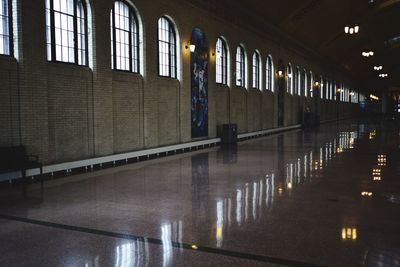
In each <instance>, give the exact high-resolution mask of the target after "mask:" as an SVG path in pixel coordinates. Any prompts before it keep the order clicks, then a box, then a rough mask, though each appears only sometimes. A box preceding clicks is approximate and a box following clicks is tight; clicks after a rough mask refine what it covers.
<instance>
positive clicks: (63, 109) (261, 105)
mask: <svg viewBox="0 0 400 267" xmlns="http://www.w3.org/2000/svg"><path fill="white" fill-rule="evenodd" d="M90 4H91V14H92V21H91V30H90V38H91V39H90V40H91V43H92V44H93V46H92V47H91V48H90V50H91V55H92V56H91V62H93V64H92V65H91V66H90V67H81V66H75V65H70V64H64V63H52V62H47V60H46V44H45V42H46V32H45V1H44V0H43V1H39V0H37V1H21V2H20V7H19V10H18V14H19V16H18V17H17V19H18V23H19V26H18V29H16V33H17V35H18V43H17V44H16V45H17V47H18V55H19V57H18V62H17V61H16V60H14V59H13V58H9V57H5V56H0V80H1V89H0V125H1V128H0V145H16V144H23V145H26V146H27V147H28V149H29V152H30V153H34V154H39V155H40V157H41V160H42V161H44V162H45V163H52V162H63V161H70V160H77V159H82V158H88V157H95V156H101V155H108V154H113V153H119V152H125V151H133V150H139V149H143V148H149V147H157V146H164V145H168V144H175V143H182V142H188V141H191V140H192V139H191V129H190V127H191V126H190V76H191V73H190V65H189V64H190V53H189V52H188V51H187V50H185V48H184V45H185V43H186V42H187V41H188V40H189V38H190V34H191V31H192V29H193V28H194V27H200V28H202V29H203V30H204V31H205V33H206V35H207V37H208V42H209V47H210V65H209V136H208V137H209V138H212V137H215V136H216V135H217V126H218V125H221V124H224V123H228V122H229V118H230V122H232V123H237V124H238V130H239V133H245V132H250V131H258V130H262V129H268V128H273V127H276V126H277V94H276V93H272V92H269V91H265V90H262V91H258V90H254V89H252V88H251V86H250V85H251V76H252V74H251V64H252V62H251V59H252V54H253V52H254V50H255V49H258V50H259V51H260V52H261V58H262V66H263V70H262V75H263V78H262V88H264V87H265V71H264V68H265V60H266V57H267V55H268V54H271V55H272V56H273V59H274V65H275V66H274V67H275V70H277V62H278V59H282V60H283V62H284V64H287V63H288V62H291V63H292V66H293V68H294V69H295V66H297V65H299V66H301V68H305V69H306V70H307V71H309V70H312V71H313V74H314V75H317V74H318V75H319V74H322V75H325V74H326V75H329V77H332V78H334V79H335V80H336V81H343V82H345V83H349V84H350V82H349V80H348V79H347V78H346V77H345V76H344V75H343V74H342V73H341V72H340V71H338V70H332V69H330V68H329V67H326V66H324V65H323V64H322V63H321V62H319V61H318V60H317V59H315V56H314V55H308V54H307V53H306V52H304V51H299V50H298V48H297V47H298V46H297V45H295V44H291V43H284V44H282V43H279V41H277V38H275V37H274V36H268V35H267V34H265V33H264V32H263V31H261V30H260V29H259V30H257V29H253V30H249V29H248V28H243V27H242V26H240V21H224V20H222V19H221V18H219V17H217V16H216V15H214V14H211V13H209V12H208V11H206V10H203V9H200V8H197V7H195V6H194V5H192V4H191V3H190V1H181V0H175V1H163V0H152V1H146V0H136V1H134V4H135V6H136V8H137V10H138V11H139V15H140V17H141V21H142V22H143V25H142V26H143V33H144V34H143V39H142V42H143V43H142V46H143V48H144V49H143V66H144V68H143V70H142V72H141V74H134V73H126V72H116V71H112V70H111V64H110V50H111V46H110V33H109V14H110V9H111V7H112V4H113V1H111V0H96V1H90ZM227 12H231V11H227ZM162 15H168V16H170V17H171V18H172V19H173V20H174V22H175V23H176V26H177V29H178V32H179V36H180V43H179V47H180V49H181V50H182V53H181V58H180V60H179V65H180V66H181V69H182V72H181V73H180V74H179V75H178V76H179V77H180V79H179V80H174V79H166V78H162V77H158V67H157V57H158V55H157V20H158V18H159V17H160V16H162ZM220 34H222V35H223V36H224V37H225V38H226V39H227V41H228V46H229V53H230V80H231V86H230V87H227V86H221V85H216V84H215V55H213V52H215V51H214V50H215V41H216V38H217V36H219V35H220ZM241 43H243V44H244V46H245V48H246V52H247V58H248V64H247V66H248V78H249V79H248V80H247V83H248V86H247V88H248V89H244V88H237V87H236V86H234V85H233V84H234V82H235V79H234V75H233V74H234V70H235V69H234V66H235V64H234V61H235V53H236V47H237V46H238V45H239V44H241ZM276 87H277V82H275V91H276ZM321 102H322V104H321V119H323V120H328V119H336V118H338V117H337V114H338V113H339V115H340V117H346V116H349V115H350V114H352V113H354V112H355V111H356V110H357V108H356V105H350V104H345V103H340V104H339V105H337V103H336V102H332V101H326V100H321ZM307 105H309V106H311V107H312V101H311V100H310V98H305V97H299V96H291V95H288V94H286V95H285V120H284V121H285V122H284V124H285V125H292V124H297V123H299V122H300V121H301V112H302V111H303V110H304V109H305V106H307Z"/></svg>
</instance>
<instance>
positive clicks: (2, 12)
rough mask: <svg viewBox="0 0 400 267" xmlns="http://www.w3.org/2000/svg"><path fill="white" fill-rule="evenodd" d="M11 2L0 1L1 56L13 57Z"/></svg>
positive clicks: (7, 0) (6, 0)
mask: <svg viewBox="0 0 400 267" xmlns="http://www.w3.org/2000/svg"><path fill="white" fill-rule="evenodd" d="M10 14H11V2H10V1H9V0H0V54H1V55H12V34H11V31H12V27H11V25H12V24H11V15H10Z"/></svg>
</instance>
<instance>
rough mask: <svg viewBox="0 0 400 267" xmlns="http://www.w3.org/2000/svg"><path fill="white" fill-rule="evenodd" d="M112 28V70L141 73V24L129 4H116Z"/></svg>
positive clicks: (122, 2)
mask: <svg viewBox="0 0 400 267" xmlns="http://www.w3.org/2000/svg"><path fill="white" fill-rule="evenodd" d="M110 26H111V67H112V69H114V70H124V71H131V72H139V23H138V19H137V16H136V14H135V12H134V11H133V8H132V7H131V6H130V5H129V4H128V3H127V2H125V1H122V0H118V1H115V2H114V6H113V8H112V10H111V15H110Z"/></svg>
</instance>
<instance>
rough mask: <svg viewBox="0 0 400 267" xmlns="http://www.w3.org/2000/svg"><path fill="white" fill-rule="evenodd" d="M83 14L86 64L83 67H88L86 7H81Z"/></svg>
mask: <svg viewBox="0 0 400 267" xmlns="http://www.w3.org/2000/svg"><path fill="white" fill-rule="evenodd" d="M83 12H84V15H85V17H84V20H83V21H84V23H85V25H84V27H85V32H84V33H83V34H84V35H85V44H84V45H85V59H86V64H85V65H87V66H88V65H89V37H88V17H87V15H88V12H87V8H86V5H83Z"/></svg>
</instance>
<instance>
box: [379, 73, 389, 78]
mask: <svg viewBox="0 0 400 267" xmlns="http://www.w3.org/2000/svg"><path fill="white" fill-rule="evenodd" d="M387 76H388V74H387V73H381V74H379V77H381V78H386V77H387Z"/></svg>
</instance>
